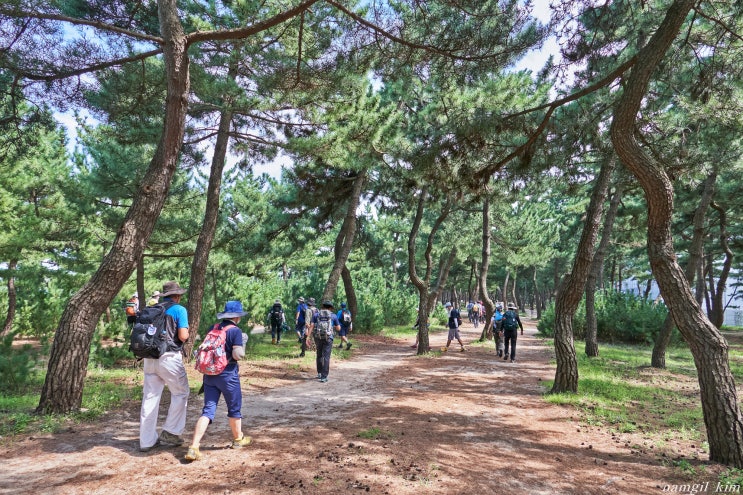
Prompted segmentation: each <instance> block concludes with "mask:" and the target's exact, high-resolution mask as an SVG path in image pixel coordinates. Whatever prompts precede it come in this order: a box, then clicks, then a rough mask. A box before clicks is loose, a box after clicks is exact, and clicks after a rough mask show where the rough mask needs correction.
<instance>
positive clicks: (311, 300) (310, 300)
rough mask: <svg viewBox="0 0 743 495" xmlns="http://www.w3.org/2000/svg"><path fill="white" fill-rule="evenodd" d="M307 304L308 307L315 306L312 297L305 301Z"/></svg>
mask: <svg viewBox="0 0 743 495" xmlns="http://www.w3.org/2000/svg"><path fill="white" fill-rule="evenodd" d="M307 302H308V303H309V305H310V306H314V305H315V298H314V297H310V298H309V299H307Z"/></svg>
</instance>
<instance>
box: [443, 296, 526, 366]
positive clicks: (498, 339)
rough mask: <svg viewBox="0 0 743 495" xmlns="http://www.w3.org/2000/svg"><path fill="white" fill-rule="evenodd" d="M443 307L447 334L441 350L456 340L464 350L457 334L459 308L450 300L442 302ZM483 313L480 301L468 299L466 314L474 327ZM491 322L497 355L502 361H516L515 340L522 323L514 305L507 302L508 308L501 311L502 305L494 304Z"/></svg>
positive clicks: (446, 349) (459, 321) (460, 319)
mask: <svg viewBox="0 0 743 495" xmlns="http://www.w3.org/2000/svg"><path fill="white" fill-rule="evenodd" d="M444 308H445V309H446V313H447V326H448V328H449V335H448V337H447V340H446V346H445V347H443V348H442V349H441V350H442V351H444V352H446V351H448V350H449V346H450V345H451V343H452V341H453V340H456V341H457V342H458V343H459V345H460V351H461V352H464V351H466V350H467V349H466V348H465V347H464V343H463V342H462V338H461V336H460V334H459V327H460V326H461V325H462V316H461V314H460V312H459V310H458V309H457V308H455V307H454V306H453V305H452V303H450V302H447V303H446V304H444ZM484 313H485V311H484V309H483V305H482V302H481V301H470V302H469V303H468V304H467V316H468V318H469V319H470V322H472V324H473V325H474V326H475V328H477V326H478V324H479V322H480V321H481V319H482V317H484V316H485V315H484ZM492 323H493V335H494V339H495V346H496V350H497V351H498V357H502V358H503V360H504V361H508V360H509V359H510V360H511V362H512V363H514V362H516V340H517V338H518V331H519V329H521V335H524V325H523V324H522V323H521V318H519V313H518V310H517V309H516V306H515V305H514V304H511V303H509V304H508V309H507V310H506V311H505V312H503V306H502V305H501V304H497V305H496V306H495V313H494V314H493V318H492ZM509 348H510V354H509Z"/></svg>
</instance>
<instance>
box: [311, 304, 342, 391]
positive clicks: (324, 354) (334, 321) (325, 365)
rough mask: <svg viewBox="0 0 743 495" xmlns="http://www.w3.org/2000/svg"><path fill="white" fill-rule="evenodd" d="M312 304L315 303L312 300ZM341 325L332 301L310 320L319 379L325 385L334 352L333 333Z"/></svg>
mask: <svg viewBox="0 0 743 495" xmlns="http://www.w3.org/2000/svg"><path fill="white" fill-rule="evenodd" d="M310 302H314V300H313V299H311V298H310ZM340 329H341V324H340V322H339V321H338V316H337V315H336V314H335V313H333V303H332V302H331V301H323V302H322V309H321V310H320V311H318V312H317V313H315V314H314V315H313V316H312V320H310V329H309V332H308V333H309V334H311V335H312V337H313V338H314V340H315V348H316V349H317V358H316V360H315V364H316V366H317V379H318V380H320V381H321V382H323V383H325V382H327V381H328V373H329V372H330V354H331V352H332V351H333V332H334V331H336V332H337V331H339V330H340ZM309 338H310V337H309V335H308V336H307V339H309Z"/></svg>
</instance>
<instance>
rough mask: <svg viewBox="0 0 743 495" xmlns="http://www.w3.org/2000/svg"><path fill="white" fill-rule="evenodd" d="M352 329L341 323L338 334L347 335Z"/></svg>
mask: <svg viewBox="0 0 743 495" xmlns="http://www.w3.org/2000/svg"><path fill="white" fill-rule="evenodd" d="M350 329H351V327H344V326H343V325H341V329H340V330H339V331H338V335H340V336H341V337H345V336H346V335H348V331H349V330H350Z"/></svg>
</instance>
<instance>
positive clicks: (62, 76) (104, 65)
mask: <svg viewBox="0 0 743 495" xmlns="http://www.w3.org/2000/svg"><path fill="white" fill-rule="evenodd" d="M162 52H163V49H162V48H155V49H154V50H150V51H149V52H143V53H138V54H137V55H132V56H131V57H126V58H118V59H116V60H110V61H108V62H101V63H100V64H95V65H90V66H88V67H83V68H81V69H76V70H71V71H68V72H60V73H57V74H47V75H42V74H33V73H31V72H26V71H23V70H19V69H13V71H14V72H15V73H16V74H18V75H19V76H21V77H23V78H24V79H30V80H32V81H47V82H49V81H56V80H59V79H67V78H68V77H75V76H80V75H83V74H87V73H89V72H96V71H99V70H103V69H108V68H109V67H116V66H119V65H124V64H127V63H129V62H137V61H139V60H144V59H146V58H150V57H154V56H155V55H159V54H161V53H162Z"/></svg>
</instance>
